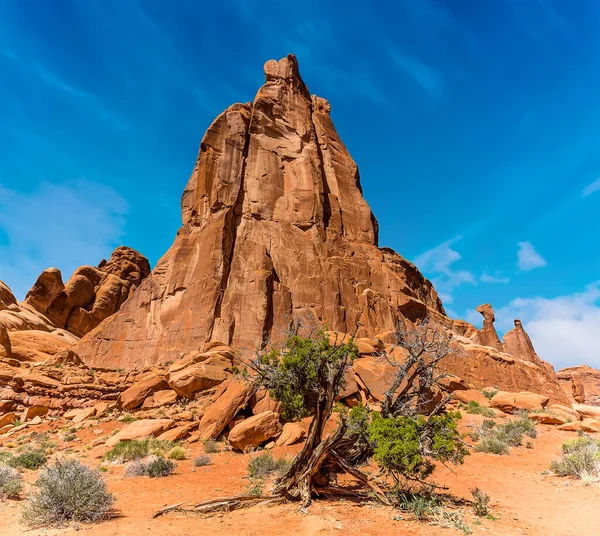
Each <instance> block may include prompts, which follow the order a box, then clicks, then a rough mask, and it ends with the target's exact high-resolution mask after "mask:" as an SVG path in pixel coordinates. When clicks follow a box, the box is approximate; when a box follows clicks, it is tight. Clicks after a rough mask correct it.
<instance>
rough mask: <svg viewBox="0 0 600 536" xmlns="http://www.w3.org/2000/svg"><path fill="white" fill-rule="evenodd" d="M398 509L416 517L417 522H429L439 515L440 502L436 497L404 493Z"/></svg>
mask: <svg viewBox="0 0 600 536" xmlns="http://www.w3.org/2000/svg"><path fill="white" fill-rule="evenodd" d="M397 499H398V500H399V504H398V508H400V510H403V511H404V512H409V513H411V514H412V515H414V516H415V518H416V519H417V521H428V520H430V519H432V518H433V517H434V516H435V515H437V513H438V511H439V508H440V501H439V500H438V499H437V497H435V496H431V495H420V494H417V493H402V494H400V496H399V497H397Z"/></svg>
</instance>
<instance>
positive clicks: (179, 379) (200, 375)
mask: <svg viewBox="0 0 600 536" xmlns="http://www.w3.org/2000/svg"><path fill="white" fill-rule="evenodd" d="M228 376H230V375H229V373H228V372H226V371H225V368H224V367H222V366H219V365H210V364H206V363H200V364H199V365H192V366H191V367H187V368H185V369H183V370H178V371H177V372H173V373H169V375H168V386H169V387H170V388H171V389H173V391H175V392H176V393H177V394H178V395H179V396H182V397H184V398H193V396H194V394H195V393H197V392H198V391H204V390H206V389H210V388H211V387H214V386H215V385H218V384H220V383H221V382H223V381H225V380H226V379H227V378H228Z"/></svg>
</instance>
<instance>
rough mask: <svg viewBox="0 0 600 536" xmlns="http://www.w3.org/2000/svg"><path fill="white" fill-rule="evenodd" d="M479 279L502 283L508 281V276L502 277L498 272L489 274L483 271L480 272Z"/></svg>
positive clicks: (485, 281)
mask: <svg viewBox="0 0 600 536" xmlns="http://www.w3.org/2000/svg"><path fill="white" fill-rule="evenodd" d="M480 279H481V281H482V282H484V283H502V284H506V283H510V277H503V276H501V275H498V274H496V275H490V274H488V273H487V272H484V273H483V274H481V278H480Z"/></svg>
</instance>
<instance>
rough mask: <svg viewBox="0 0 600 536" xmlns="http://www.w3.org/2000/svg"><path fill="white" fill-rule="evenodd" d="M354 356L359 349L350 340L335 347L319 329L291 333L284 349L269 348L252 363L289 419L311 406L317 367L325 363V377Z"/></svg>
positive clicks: (314, 391) (330, 375)
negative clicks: (304, 333) (303, 334)
mask: <svg viewBox="0 0 600 536" xmlns="http://www.w3.org/2000/svg"><path fill="white" fill-rule="evenodd" d="M356 357H358V349H357V347H356V345H355V344H354V342H353V341H352V340H351V341H349V342H347V343H345V344H342V345H340V346H337V347H336V346H333V345H331V343H330V342H329V338H328V337H327V335H326V334H325V332H324V331H319V332H318V333H317V334H316V336H315V337H312V338H311V337H307V338H304V337H300V336H299V335H292V336H290V337H289V338H288V340H287V342H286V345H285V350H284V351H283V352H281V351H279V350H272V351H270V352H268V353H266V354H264V355H262V356H261V357H260V358H259V359H258V361H257V362H256V365H255V366H256V368H257V372H258V374H259V376H260V378H261V383H262V384H263V385H264V386H265V387H266V388H267V389H268V390H269V394H270V395H271V397H272V398H274V399H275V400H277V401H279V402H281V405H282V415H283V417H284V418H285V419H289V420H291V419H296V418H297V419H300V418H302V417H305V416H307V415H309V414H310V412H311V410H312V409H314V407H315V403H316V397H317V396H318V392H319V385H318V371H319V369H321V370H322V367H324V368H325V375H324V377H328V378H330V377H332V376H333V371H334V370H336V368H338V367H340V366H341V365H342V364H343V363H344V362H345V361H346V360H347V361H349V362H351V361H352V360H353V359H355V358H356ZM339 387H341V384H340V385H338V388H339Z"/></svg>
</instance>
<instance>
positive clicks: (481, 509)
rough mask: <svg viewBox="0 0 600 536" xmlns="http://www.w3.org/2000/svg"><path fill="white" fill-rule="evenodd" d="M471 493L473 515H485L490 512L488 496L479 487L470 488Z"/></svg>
mask: <svg viewBox="0 0 600 536" xmlns="http://www.w3.org/2000/svg"><path fill="white" fill-rule="evenodd" d="M471 495H473V510H474V511H475V515H476V516H478V517H487V516H488V515H489V513H490V511H489V504H490V496H489V495H488V494H487V493H485V492H484V491H481V490H480V489H479V488H474V489H472V490H471Z"/></svg>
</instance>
